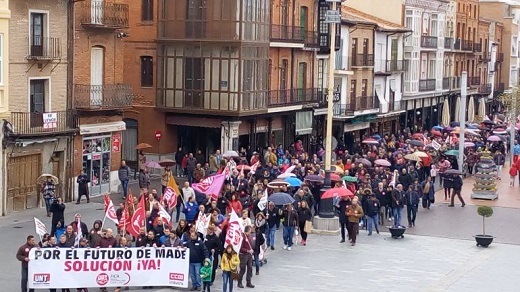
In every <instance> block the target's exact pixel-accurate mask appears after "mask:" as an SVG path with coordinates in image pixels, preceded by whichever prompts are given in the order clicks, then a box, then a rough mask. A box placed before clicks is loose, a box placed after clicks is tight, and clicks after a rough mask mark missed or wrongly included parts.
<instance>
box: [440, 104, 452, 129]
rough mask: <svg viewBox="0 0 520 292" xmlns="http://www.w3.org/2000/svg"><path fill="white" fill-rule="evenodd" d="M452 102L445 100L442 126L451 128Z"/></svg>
mask: <svg viewBox="0 0 520 292" xmlns="http://www.w3.org/2000/svg"><path fill="white" fill-rule="evenodd" d="M450 120H451V117H450V102H449V99H448V98H446V99H444V103H443V104H442V125H443V126H446V127H447V126H449V125H450Z"/></svg>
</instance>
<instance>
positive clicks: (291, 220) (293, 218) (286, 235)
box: [283, 204, 298, 251]
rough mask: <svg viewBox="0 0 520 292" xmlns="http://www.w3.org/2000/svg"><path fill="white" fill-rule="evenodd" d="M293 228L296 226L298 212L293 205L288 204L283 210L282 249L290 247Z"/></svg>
mask: <svg viewBox="0 0 520 292" xmlns="http://www.w3.org/2000/svg"><path fill="white" fill-rule="evenodd" d="M295 228H298V213H297V212H296V210H294V207H293V205H292V204H289V205H287V206H286V207H285V210H284V211H283V249H286V250H289V251H290V250H291V249H292V246H293V236H294V229H295Z"/></svg>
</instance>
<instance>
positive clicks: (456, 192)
mask: <svg viewBox="0 0 520 292" xmlns="http://www.w3.org/2000/svg"><path fill="white" fill-rule="evenodd" d="M451 183H452V188H453V194H452V195H451V204H449V205H448V207H454V206H455V203H454V201H455V196H457V197H458V198H459V200H460V202H461V203H462V206H461V207H464V206H466V203H465V202H464V199H463V198H462V195H461V194H460V192H461V190H462V185H463V184H464V182H463V181H462V178H461V177H460V175H454V176H453V178H452V182H451Z"/></svg>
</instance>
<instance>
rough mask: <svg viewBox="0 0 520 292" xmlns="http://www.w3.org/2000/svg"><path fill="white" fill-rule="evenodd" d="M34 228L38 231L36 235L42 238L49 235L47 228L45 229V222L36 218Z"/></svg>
mask: <svg viewBox="0 0 520 292" xmlns="http://www.w3.org/2000/svg"><path fill="white" fill-rule="evenodd" d="M34 228H35V229H36V234H38V235H39V236H40V237H42V236H43V235H45V233H47V227H45V224H43V222H42V221H41V220H40V219H38V218H36V217H34Z"/></svg>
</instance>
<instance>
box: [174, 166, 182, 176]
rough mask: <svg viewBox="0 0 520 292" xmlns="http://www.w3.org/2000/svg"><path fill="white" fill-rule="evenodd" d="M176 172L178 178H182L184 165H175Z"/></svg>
mask: <svg viewBox="0 0 520 292" xmlns="http://www.w3.org/2000/svg"><path fill="white" fill-rule="evenodd" d="M175 172H176V174H177V176H182V175H183V171H182V165H180V164H175Z"/></svg>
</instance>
